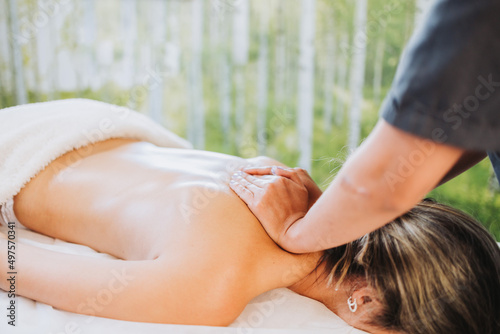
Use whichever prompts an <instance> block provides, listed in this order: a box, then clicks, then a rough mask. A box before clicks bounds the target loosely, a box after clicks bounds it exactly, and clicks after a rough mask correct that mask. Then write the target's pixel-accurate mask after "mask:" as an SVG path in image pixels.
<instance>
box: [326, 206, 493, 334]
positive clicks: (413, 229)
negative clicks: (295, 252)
mask: <svg viewBox="0 0 500 334" xmlns="http://www.w3.org/2000/svg"><path fill="white" fill-rule="evenodd" d="M320 261H321V262H324V263H325V265H326V266H325V267H326V269H325V274H327V275H328V277H329V279H331V280H332V279H335V281H336V284H338V285H339V284H341V283H342V281H344V282H345V281H349V280H351V279H353V278H362V279H364V280H365V282H366V284H367V285H368V286H370V287H372V288H374V289H375V291H376V292H377V295H378V296H377V300H378V301H379V302H380V304H381V305H382V307H381V311H380V312H378V313H377V314H374V315H373V317H372V319H371V321H370V322H369V323H368V325H372V326H375V327H379V328H384V329H388V330H393V331H402V332H405V333H415V334H424V333H426V334H429V333H439V334H441V333H442V334H445V333H446V334H450V333H453V334H457V333H477V334H499V333H500V248H499V246H498V244H497V243H496V241H495V240H494V239H493V237H492V236H491V235H490V234H489V233H488V231H487V230H486V229H485V228H484V227H483V226H482V225H481V224H480V223H478V222H477V221H476V220H474V219H473V218H472V217H470V216H468V215H467V214H465V213H463V212H461V211H459V210H456V209H454V208H451V207H449V206H447V205H443V204H439V203H436V202H435V201H433V200H429V199H427V200H424V201H422V202H421V203H420V204H418V205H417V206H416V207H415V208H413V209H412V210H410V211H409V212H407V213H406V214H404V215H402V216H401V217H399V218H397V219H395V220H394V221H392V222H391V223H389V224H387V225H385V226H383V227H381V228H379V229H378V230H376V231H373V232H371V233H368V234H366V235H364V236H363V237H361V238H359V239H357V240H355V241H353V242H351V243H348V244H346V245H343V246H340V247H336V248H333V249H329V250H327V251H326V252H325V253H324V255H323V257H322V259H321V260H320ZM330 282H331V281H330Z"/></svg>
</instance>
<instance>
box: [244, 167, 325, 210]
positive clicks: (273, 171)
mask: <svg viewBox="0 0 500 334" xmlns="http://www.w3.org/2000/svg"><path fill="white" fill-rule="evenodd" d="M243 171H244V172H245V173H247V174H251V175H278V176H283V177H287V178H289V179H292V178H295V179H296V180H297V178H298V179H300V181H301V182H302V184H303V185H304V186H305V187H306V189H307V192H308V199H309V204H308V209H310V208H311V207H312V206H313V204H314V203H315V202H316V201H317V200H318V198H319V197H320V196H321V194H322V193H323V192H322V191H321V189H320V188H319V187H318V185H317V184H316V182H314V180H313V179H312V178H311V176H310V175H309V173H308V172H307V171H306V170H305V169H302V168H299V167H295V168H283V167H281V166H269V167H251V168H245V169H243Z"/></svg>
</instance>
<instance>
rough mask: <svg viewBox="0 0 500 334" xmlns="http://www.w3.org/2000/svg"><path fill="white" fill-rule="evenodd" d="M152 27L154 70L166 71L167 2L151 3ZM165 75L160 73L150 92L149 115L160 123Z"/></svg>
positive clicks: (161, 119)
mask: <svg viewBox="0 0 500 334" xmlns="http://www.w3.org/2000/svg"><path fill="white" fill-rule="evenodd" d="M149 12H150V19H151V21H150V23H151V24H150V28H149V30H150V31H151V32H152V47H153V52H152V59H151V60H152V64H153V71H155V72H158V71H159V72H160V73H165V67H166V66H165V60H166V59H165V45H164V44H165V40H166V38H165V36H166V26H165V22H166V20H165V18H166V2H165V1H163V0H155V1H153V2H151V3H150V8H149ZM165 79H166V78H165V77H164V75H159V78H158V79H157V82H156V83H155V85H154V86H152V87H151V89H150V92H149V115H150V116H151V118H152V119H154V120H155V121H156V122H158V123H162V122H163V120H164V118H163V90H164V87H165V85H164V84H165Z"/></svg>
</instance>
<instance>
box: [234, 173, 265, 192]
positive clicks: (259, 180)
mask: <svg viewBox="0 0 500 334" xmlns="http://www.w3.org/2000/svg"><path fill="white" fill-rule="evenodd" d="M264 177H265V176H264ZM231 178H232V179H235V180H238V178H242V179H244V180H246V181H248V182H250V183H251V184H253V185H255V186H257V187H259V188H264V187H266V186H267V184H268V182H267V181H266V180H267V179H266V178H263V175H262V176H258V177H256V176H253V175H250V174H247V173H245V172H241V171H240V172H236V173H234V174H233V175H232V177H231Z"/></svg>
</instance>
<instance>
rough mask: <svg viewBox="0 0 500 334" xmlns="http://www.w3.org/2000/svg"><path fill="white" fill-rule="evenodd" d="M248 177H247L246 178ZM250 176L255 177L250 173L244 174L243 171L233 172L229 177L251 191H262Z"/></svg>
mask: <svg viewBox="0 0 500 334" xmlns="http://www.w3.org/2000/svg"><path fill="white" fill-rule="evenodd" d="M247 177H248V179H247ZM250 177H252V178H254V179H256V178H255V177H254V176H251V175H245V173H243V172H237V173H234V174H233V176H232V177H231V180H232V181H236V182H238V183H239V184H241V185H242V186H244V187H245V188H246V189H248V190H250V191H251V192H252V193H254V194H255V193H257V192H260V191H262V188H261V187H259V186H258V185H257V184H255V183H254V182H255V181H253V180H251V179H250Z"/></svg>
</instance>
